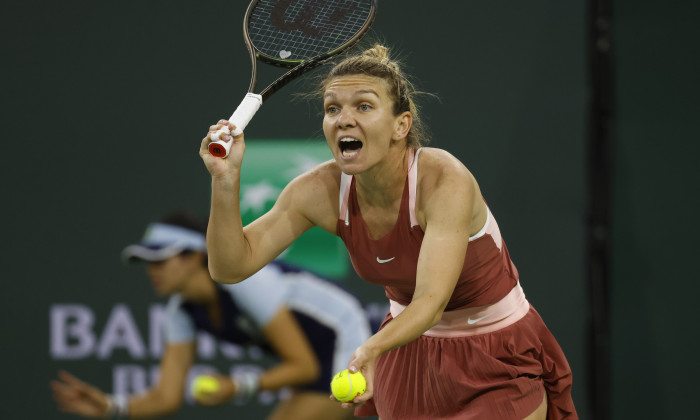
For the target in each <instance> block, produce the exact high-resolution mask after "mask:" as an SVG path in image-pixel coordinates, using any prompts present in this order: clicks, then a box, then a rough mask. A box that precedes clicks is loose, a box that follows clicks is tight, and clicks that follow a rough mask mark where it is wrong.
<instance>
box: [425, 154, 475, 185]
mask: <svg viewBox="0 0 700 420" xmlns="http://www.w3.org/2000/svg"><path fill="white" fill-rule="evenodd" d="M418 177H419V179H420V180H422V181H424V182H427V181H432V182H435V183H439V182H440V181H444V180H445V179H446V178H453V177H455V178H458V179H459V178H471V174H470V172H469V170H468V169H467V167H466V166H465V165H464V163H462V161H460V160H459V159H458V158H457V157H455V156H454V155H453V154H451V153H450V152H448V151H446V150H443V149H438V148H434V147H422V148H421V152H420V155H419V156H418Z"/></svg>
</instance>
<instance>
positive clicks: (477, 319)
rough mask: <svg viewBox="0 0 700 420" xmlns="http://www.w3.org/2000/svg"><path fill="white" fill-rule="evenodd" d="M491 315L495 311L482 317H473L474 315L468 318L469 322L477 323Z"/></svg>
mask: <svg viewBox="0 0 700 420" xmlns="http://www.w3.org/2000/svg"><path fill="white" fill-rule="evenodd" d="M491 315H493V313H490V314H486V315H484V316H482V317H480V318H474V319H472V317H468V318H467V324H469V325H472V324H476V323H477V322H479V321H481V320H482V319H484V318H487V317H489V316H491Z"/></svg>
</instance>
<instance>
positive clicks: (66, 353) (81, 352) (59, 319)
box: [49, 304, 95, 359]
mask: <svg viewBox="0 0 700 420" xmlns="http://www.w3.org/2000/svg"><path fill="white" fill-rule="evenodd" d="M49 316H50V322H51V332H50V334H51V338H50V340H49V342H50V343H51V344H50V345H51V357H53V358H54V359H82V358H85V357H88V356H90V354H91V353H92V348H93V346H94V345H95V335H94V334H93V332H92V327H93V325H94V323H95V316H94V314H93V312H92V310H91V309H90V308H88V307H87V306H85V305H75V304H65V305H62V304H56V305H51V309H50V311H49Z"/></svg>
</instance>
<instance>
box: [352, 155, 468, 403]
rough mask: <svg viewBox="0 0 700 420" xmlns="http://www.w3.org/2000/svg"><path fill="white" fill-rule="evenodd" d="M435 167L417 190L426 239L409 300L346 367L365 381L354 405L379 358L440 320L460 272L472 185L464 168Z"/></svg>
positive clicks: (454, 165)
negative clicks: (429, 179) (430, 178)
mask: <svg viewBox="0 0 700 420" xmlns="http://www.w3.org/2000/svg"><path fill="white" fill-rule="evenodd" d="M421 163H422V164H423V162H421ZM426 166H428V165H423V167H424V168H425V167H426ZM433 167H434V168H435V167H438V168H440V167H441V168H440V169H438V171H439V173H438V174H437V175H436V176H435V178H434V182H431V185H432V186H431V187H430V188H422V189H421V194H423V195H424V196H423V199H422V200H421V204H422V206H421V208H422V212H423V215H424V217H425V236H424V238H423V243H422V245H421V251H420V254H419V257H418V267H417V273H416V289H415V292H414V294H413V299H412V300H411V303H410V304H409V305H408V306H406V308H405V309H404V310H403V312H401V314H399V315H398V316H397V317H396V318H395V319H394V320H393V321H392V322H390V323H389V324H387V325H386V326H385V327H384V328H383V329H382V330H381V331H379V332H378V333H377V334H375V335H374V336H372V337H370V338H369V339H368V340H367V341H366V342H365V343H363V344H362V346H360V347H359V348H358V349H357V350H356V351H355V353H354V354H353V356H352V358H351V360H350V362H349V363H348V368H349V369H350V370H351V371H361V372H362V373H363V374H364V375H365V376H366V379H367V382H368V392H366V393H365V394H364V395H362V396H359V397H357V398H356V399H355V402H356V403H362V402H364V401H366V400H368V399H369V398H371V396H372V394H373V384H374V364H375V362H376V359H377V357H379V356H380V355H381V354H383V353H385V352H387V351H389V350H392V349H395V348H397V347H399V346H402V345H404V344H406V343H408V342H410V341H412V340H414V339H416V338H417V337H419V336H420V335H421V334H423V333H424V332H425V331H426V330H428V329H430V328H431V327H432V326H434V325H435V324H436V323H438V322H439V321H440V319H441V317H442V313H443V311H444V309H445V307H446V305H447V303H448V302H449V300H450V297H451V296H452V293H453V291H454V288H455V285H456V283H457V279H458V278H459V275H460V272H461V271H462V266H463V264H464V256H465V253H466V251H467V244H468V242H469V232H470V224H471V218H472V211H473V207H474V200H475V199H476V198H475V195H476V194H475V192H476V190H477V186H476V182H475V181H474V179H473V177H472V176H471V174H470V173H469V172H468V171H467V170H466V168H464V167H463V166H462V165H461V164H458V163H457V162H454V161H452V160H451V159H449V160H447V161H446V162H444V161H443V159H441V163H440V164H439V165H435V166H433ZM344 405H350V404H344Z"/></svg>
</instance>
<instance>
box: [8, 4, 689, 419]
mask: <svg viewBox="0 0 700 420" xmlns="http://www.w3.org/2000/svg"><path fill="white" fill-rule="evenodd" d="M484 3H485V4H484ZM686 3H688V4H690V3H689V2H686ZM439 4H441V5H442V7H443V8H445V9H446V10H441V11H436V10H433V9H432V7H433V6H434V3H433V2H425V1H418V0H402V1H388V0H380V6H379V14H378V17H377V20H376V24H375V27H374V28H375V29H374V33H373V35H372V37H373V39H376V40H381V41H384V42H386V43H387V44H388V45H390V46H391V47H393V48H394V49H395V51H396V52H398V53H399V55H400V56H402V57H403V58H404V61H405V62H406V64H407V69H408V71H409V72H410V73H411V74H413V76H414V78H415V81H416V83H417V85H418V87H419V88H420V89H422V90H424V91H427V92H431V93H434V94H436V95H437V97H438V99H430V98H426V101H425V102H424V113H425V116H426V118H427V120H428V123H429V125H430V127H431V129H432V133H433V138H434V140H433V143H432V145H434V146H436V147H442V148H446V149H447V150H449V151H451V152H452V153H454V154H455V155H457V156H458V157H459V158H461V159H462V160H463V162H464V163H465V164H466V165H467V166H468V167H469V168H470V170H471V171H472V172H473V173H474V174H475V176H476V177H477V179H478V180H479V182H480V185H481V188H482V190H483V193H484V195H485V197H486V199H487V200H488V202H489V205H490V206H491V208H492V209H493V211H494V214H495V215H496V217H497V218H498V220H499V225H500V227H501V229H502V231H503V233H504V238H505V240H506V241H507V243H508V246H509V248H510V251H511V255H512V257H513V259H514V261H515V263H516V265H517V266H518V269H519V271H520V274H521V282H522V284H523V286H524V288H525V292H526V294H527V296H528V298H529V299H530V301H531V302H532V303H533V304H534V305H535V306H536V307H537V308H538V310H539V311H540V313H541V314H542V316H543V318H544V319H545V321H546V322H547V324H548V326H549V327H550V329H551V330H552V331H553V333H554V334H555V336H556V337H557V338H558V340H559V342H560V344H561V345H562V347H563V348H564V350H565V352H566V354H567V356H568V358H569V361H570V364H571V366H572V369H573V371H574V380H575V381H574V396H575V399H576V404H577V408H578V410H579V414H580V415H581V418H584V419H587V418H591V417H590V416H589V408H588V404H587V398H588V397H587V392H588V390H587V371H588V369H590V366H588V365H587V360H586V356H585V351H586V349H587V342H586V330H585V327H586V320H587V317H586V313H587V308H586V286H585V279H584V272H585V270H584V263H585V262H584V247H583V238H584V231H583V229H584V209H585V185H584V179H585V178H584V173H585V172H584V170H585V156H584V153H583V152H584V150H585V141H586V126H585V122H586V106H587V93H586V92H587V91H586V89H587V75H586V42H585V40H586V30H585V28H586V13H585V12H586V6H585V2H584V1H583V0H572V1H566V2H564V1H557V0H534V1H530V2H520V1H493V2H473V1H454V2H453V1H449V2H447V1H445V2H439ZM640 4H641V5H640ZM643 4H648V5H651V2H650V1H646V0H645V1H642V2H632V1H629V0H627V1H620V2H619V5H618V6H617V7H616V10H615V13H616V15H617V17H618V19H619V22H618V25H619V26H617V32H616V34H615V35H616V37H617V38H618V39H619V41H618V44H617V47H618V48H619V49H620V51H618V54H617V57H618V61H617V62H616V67H617V71H618V77H617V80H618V81H619V84H618V88H617V90H616V93H617V95H618V96H619V100H618V103H619V110H618V114H619V117H620V125H619V127H618V129H617V131H616V135H617V136H618V137H619V138H620V143H619V145H618V146H617V147H618V149H617V156H618V160H616V167H617V170H618V172H617V176H616V178H615V190H616V194H617V195H616V197H615V201H614V204H615V206H616V207H615V222H616V227H615V229H614V231H613V233H614V234H615V238H616V241H615V246H614V251H615V255H617V256H619V257H618V258H617V259H615V264H614V270H613V280H614V281H615V286H614V287H613V299H612V305H613V312H612V313H613V319H612V320H611V321H612V323H613V327H614V328H613V331H614V338H613V341H612V344H613V349H614V351H613V361H612V363H613V373H614V375H613V391H614V395H613V397H614V401H613V406H614V407H613V409H614V410H613V411H614V413H615V416H614V418H616V419H618V418H619V419H622V418H643V417H645V414H647V413H649V410H648V405H653V406H655V407H657V408H656V409H655V410H656V412H654V415H655V416H657V417H662V418H664V417H665V418H683V417H684V415H683V413H690V412H691V411H690V407H688V405H683V404H682V403H681V404H679V403H678V401H679V400H678V399H677V398H678V396H680V395H684V396H687V397H691V396H692V395H691V394H690V391H689V389H691V386H692V384H693V383H692V382H690V381H691V380H690V379H689V378H692V377H696V376H697V374H698V367H697V366H698V364H697V362H695V363H694V364H693V365H692V367H691V368H689V370H687V371H686V372H685V373H682V372H681V371H679V369H680V367H682V366H685V365H684V364H681V361H682V360H685V359H689V360H693V361H694V360H696V359H695V358H693V355H692V351H691V348H690V347H686V346H683V343H685V341H684V340H685V338H684V336H685V335H686V334H688V333H689V332H688V331H687V330H685V329H682V328H680V327H678V328H668V324H669V323H671V324H673V323H675V322H677V318H680V317H684V316H690V317H692V314H690V313H689V312H688V311H687V310H686V309H684V308H687V307H689V306H687V305H689V304H690V303H692V302H691V299H692V297H691V296H693V294H691V293H689V292H690V291H691V290H690V289H689V288H690V287H691V281H690V280H691V279H693V275H695V274H694V273H695V272H694V271H690V269H689V268H687V269H686V268H685V266H684V265H683V261H679V260H683V259H688V260H690V258H692V255H691V253H690V252H691V250H692V249H693V244H694V241H693V239H694V235H689V234H688V231H687V230H685V228H684V220H686V219H690V220H692V219H693V216H694V215H695V213H697V210H698V207H699V206H698V201H697V198H696V195H695V194H694V192H693V188H695V187H694V181H696V180H697V176H696V177H695V179H688V178H687V177H686V176H684V173H685V172H684V171H685V168H686V167H688V166H690V165H691V164H693V162H692V160H691V159H694V157H695V156H697V146H693V147H694V150H693V151H694V152H695V153H687V152H686V148H688V147H690V146H689V144H690V143H691V140H697V138H698V130H697V127H695V126H693V125H691V124H690V121H692V120H693V117H694V116H695V114H694V113H692V112H691V111H690V109H689V108H686V107H682V106H680V105H678V101H676V100H675V99H683V100H686V101H687V103H690V102H689V101H690V99H689V98H690V95H689V94H688V93H687V91H686V90H685V88H686V87H687V84H690V82H692V81H696V79H697V74H698V73H700V72H699V71H698V70H699V69H698V62H697V54H695V55H694V56H691V55H690V54H688V53H687V52H686V51H684V50H683V49H682V48H681V47H677V46H676V47H674V48H665V46H667V45H669V44H670V43H671V42H672V39H675V38H676V36H678V37H688V36H689V35H690V30H689V29H688V31H687V32H686V31H685V30H684V29H683V28H685V27H686V26H684V25H683V24H687V25H689V24H690V19H689V17H688V16H690V15H689V14H686V13H685V9H682V8H678V9H674V13H673V18H668V19H661V20H660V21H659V20H656V19H657V18H658V15H657V12H656V11H655V10H653V9H651V7H650V6H646V7H645V6H643ZM246 5H247V2H246V1H243V0H235V1H202V2H185V1H162V0H160V1H148V2H145V1H139V2H137V1H119V2H116V1H115V2H87V1H82V2H81V1H63V2H50V1H31V0H30V1H5V2H3V4H2V11H1V13H0V23H1V25H0V31H2V33H1V35H2V36H0V45H2V57H1V60H2V70H3V78H2V91H1V92H0V96H1V97H2V113H1V114H0V118H1V119H2V135H3V140H4V142H3V151H4V159H3V183H2V185H3V195H2V196H3V214H4V215H5V223H4V227H3V233H4V235H3V236H4V238H5V245H4V248H3V249H4V250H5V252H4V255H5V259H6V262H5V266H6V267H7V268H9V270H6V275H5V278H4V284H5V287H4V290H5V291H4V293H2V294H1V296H2V297H1V298H0V299H2V301H1V303H2V305H1V306H0V307H1V308H2V323H3V324H2V325H3V331H4V334H3V336H4V339H3V340H2V345H1V346H0V349H1V350H0V352H1V353H0V354H1V355H2V358H3V360H4V361H5V368H4V377H5V380H4V381H3V384H2V385H0V386H1V387H2V392H1V393H0V395H2V397H0V402H1V404H0V418H3V419H25V418H35V419H48V418H64V416H61V415H59V414H58V413H57V412H56V410H55V406H54V404H53V401H52V400H51V398H50V393H49V390H48V382H49V380H50V379H51V378H53V377H54V376H55V373H56V371H57V370H58V369H59V368H66V369H69V370H71V371H73V372H75V373H76V374H78V375H79V376H81V377H83V378H85V379H86V380H89V381H91V382H93V383H95V384H96V385H97V386H99V387H100V388H102V389H105V390H108V391H109V390H111V386H112V371H111V369H112V366H113V365H114V364H119V363H122V364H128V363H133V364H135V365H137V366H140V367H141V368H143V369H144V370H146V369H149V368H150V367H151V366H152V365H155V364H157V359H154V358H153V357H150V356H148V355H146V356H145V357H144V358H142V359H140V360H135V361H134V360H132V358H131V357H130V355H129V354H128V353H127V352H126V351H119V350H117V351H115V352H114V353H113V354H112V355H111V358H109V359H108V360H102V359H99V358H98V357H97V356H91V357H88V358H86V359H82V360H76V361H63V360H55V359H54V358H52V355H51V353H50V343H49V337H50V331H49V327H50V320H49V312H50V309H51V307H52V305H56V304H62V303H72V304H81V305H85V306H87V307H89V308H90V309H91V311H93V313H94V317H95V326H94V328H95V333H96V334H97V335H98V336H99V334H101V333H102V331H103V330H104V329H105V326H106V324H107V322H108V319H109V316H110V313H111V311H112V310H113V308H114V307H115V305H116V304H120V303H125V304H127V305H128V307H129V308H130V311H131V314H132V315H133V317H134V319H135V322H136V323H137V325H138V328H139V331H140V333H141V334H143V335H145V336H147V334H148V326H149V318H148V316H149V315H148V311H149V305H151V304H152V303H154V302H159V301H158V300H157V299H156V298H155V297H154V296H153V294H152V292H151V290H150V287H149V285H148V282H147V279H146V277H145V275H144V274H143V272H142V271H141V270H138V269H134V268H131V267H127V266H124V265H122V264H121V263H120V261H119V252H120V251H121V249H122V247H123V246H124V245H126V244H128V243H131V242H132V241H134V240H137V239H138V238H139V237H140V235H141V233H142V229H143V227H144V225H145V224H146V223H147V222H148V221H150V220H152V219H153V218H155V217H159V216H160V215H162V214H163V213H164V212H167V211H169V210H171V209H173V208H182V207H186V208H190V209H193V210H195V211H197V212H199V213H200V214H206V212H207V210H208V200H209V179H208V175H207V172H206V170H205V169H204V167H203V165H202V164H201V162H200V159H199V157H198V155H197V149H198V145H199V141H200V139H201V138H202V137H203V135H204V134H205V133H206V130H207V127H208V126H209V124H211V123H212V122H213V121H215V120H217V119H218V118H221V117H224V118H225V117H228V116H229V115H230V113H231V111H232V110H233V108H234V107H235V106H236V105H237V104H238V102H239V101H240V99H241V98H242V96H243V94H244V93H245V89H246V88H247V85H248V77H249V62H248V57H247V52H246V50H245V47H244V44H243V41H242V38H241V34H240V26H241V16H242V13H243V10H244V9H245V7H246ZM693 7H695V11H697V7H696V6H695V5H693ZM652 18H654V19H655V20H654V25H655V26H654V28H655V30H654V31H653V32H652V33H649V34H648V35H646V36H644V37H640V36H638V34H639V33H640V32H645V31H646V30H648V29H649V28H648V26H647V24H649V25H651V20H652ZM694 33H695V34H696V35H697V30H694ZM650 45H651V48H649V46H650ZM669 66H671V67H673V68H675V69H677V70H678V71H677V72H675V71H674V72H669V71H668V67H669ZM640 68H641V70H640ZM660 72H666V73H664V74H666V75H665V76H663V78H661V79H660V78H659V77H657V74H658V73H660ZM671 73H673V74H671ZM263 77H264V76H263ZM694 79H695V80H694ZM306 90H308V83H305V82H295V83H293V84H292V85H291V86H288V87H287V88H285V89H284V90H283V91H280V92H279V93H278V94H276V95H275V96H274V97H273V98H272V99H271V100H270V101H269V102H268V103H266V104H265V105H264V106H263V108H262V109H261V111H260V112H259V113H258V115H257V116H256V118H255V119H254V120H253V121H252V122H251V124H250V125H249V127H248V130H247V136H248V139H249V141H255V139H263V138H265V139H275V138H295V139H318V140H317V141H322V140H321V139H320V137H321V133H320V117H319V110H320V109H319V108H320V107H319V105H318V104H316V103H313V102H307V101H304V100H300V99H295V94H297V93H299V92H303V91H306ZM650 97H654V98H657V100H651V99H649V98H650ZM645 105H651V106H648V107H647V106H645ZM657 112H661V113H662V118H657V114H656V113H657ZM688 152H689V151H688ZM650 167H651V168H650ZM664 168H665V169H664ZM695 175H697V172H695ZM669 184H670V185H672V186H673V187H672V188H670V189H666V187H669ZM695 189H697V188H695ZM650 202H651V204H650ZM688 203H689V204H690V207H683V206H685V205H686V204H688ZM691 233H692V231H691ZM695 233H697V231H695ZM694 249H695V250H697V246H695V248H694ZM668 260H672V261H674V262H673V264H672V269H671V270H668V269H667V266H666V264H665V262H666V261H668ZM695 277H697V276H696V275H695ZM665 280H667V281H665ZM344 281H345V282H346V283H347V284H348V286H349V287H350V288H352V289H354V290H356V291H357V292H358V293H359V294H360V295H361V296H362V297H363V298H364V299H365V300H366V301H368V302H378V303H379V302H383V301H384V298H383V295H382V292H381V290H378V289H377V288H374V287H372V286H369V285H366V284H364V283H362V282H360V281H359V280H357V279H356V278H355V276H354V275H348V276H347V278H346V279H344ZM692 283H693V286H694V282H692ZM694 287H695V289H693V290H692V291H693V292H695V293H694V295H697V287H696V286H694ZM656 297H663V299H662V301H660V302H659V301H657V299H655V298H656ZM681 304H684V305H681ZM657 305H659V308H658V311H657V310H656V309H657V308H656V306H657ZM696 319H697V317H696ZM681 334H682V335H681ZM690 334H693V336H694V337H693V338H694V339H695V341H694V342H695V343H696V344H697V340H696V339H697V333H694V332H690ZM679 336H680V338H679ZM98 338H99V337H98ZM663 340H670V341H671V342H672V343H674V344H676V346H674V347H673V348H672V349H670V350H669V349H668V347H667V346H665V345H664V341H663ZM669 354H670V355H671V356H673V357H668V356H669ZM679 356H682V357H679ZM203 363H212V364H217V363H218V364H220V365H222V366H223V365H226V366H228V365H227V363H226V361H222V359H221V358H220V357H219V358H217V359H214V360H204V361H203ZM686 378H688V379H686ZM678 383H680V384H682V385H683V387H682V391H679V389H678V388H677V387H675V386H673V385H674V384H678ZM632 384H634V387H633V385H632ZM639 384H643V385H644V386H643V387H642V388H643V390H642V391H639V390H638V388H637V385H639ZM676 393H678V396H677V394H676ZM639 401H648V402H649V403H646V404H639ZM233 410H235V414H236V418H260V417H261V416H262V415H263V412H264V411H266V408H265V407H264V406H261V405H254V406H252V407H237V406H231V407H224V408H218V409H213V410H209V411H204V409H199V408H195V407H190V406H188V407H186V408H185V409H184V410H183V411H182V412H181V413H180V414H178V415H177V416H175V418H178V419H185V418H199V417H200V416H202V415H204V414H207V415H208V418H212V419H214V418H221V419H223V418H232V415H233V414H232V413H233ZM668 412H673V413H674V415H673V416H670V417H666V416H664V413H668Z"/></svg>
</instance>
